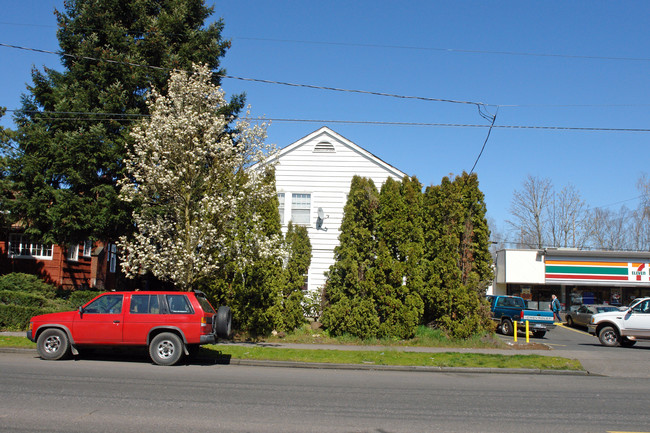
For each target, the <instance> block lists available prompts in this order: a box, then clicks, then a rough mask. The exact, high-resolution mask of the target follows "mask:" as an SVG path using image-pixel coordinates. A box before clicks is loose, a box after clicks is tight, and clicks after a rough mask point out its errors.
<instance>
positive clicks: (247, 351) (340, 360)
mask: <svg viewBox="0 0 650 433" xmlns="http://www.w3.org/2000/svg"><path fill="white" fill-rule="evenodd" d="M206 348H207V349H210V350H215V351H218V352H219V356H221V357H230V358H233V359H254V360H267V361H293V362H315V363H335V364H364V365H399V366H427V367H466V368H527V369H540V370H577V371H581V370H583V367H582V364H580V361H577V360H574V359H568V358H561V357H558V356H541V355H498V354H485V353H457V352H436V353H424V352H404V351H397V350H384V351H350V350H321V349H283V348H269V347H256V346H251V347H248V346H232V345H209V346H206Z"/></svg>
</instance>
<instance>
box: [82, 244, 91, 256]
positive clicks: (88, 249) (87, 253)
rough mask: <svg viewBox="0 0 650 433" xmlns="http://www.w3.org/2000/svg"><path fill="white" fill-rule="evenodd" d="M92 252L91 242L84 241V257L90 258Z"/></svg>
mask: <svg viewBox="0 0 650 433" xmlns="http://www.w3.org/2000/svg"><path fill="white" fill-rule="evenodd" d="M92 251H93V241H84V251H83V256H84V257H90V256H91V255H92Z"/></svg>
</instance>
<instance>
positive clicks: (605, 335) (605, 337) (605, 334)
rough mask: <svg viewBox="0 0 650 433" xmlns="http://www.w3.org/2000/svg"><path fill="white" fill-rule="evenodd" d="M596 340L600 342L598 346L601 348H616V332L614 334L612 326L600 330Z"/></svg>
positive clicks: (614, 330)
mask: <svg viewBox="0 0 650 433" xmlns="http://www.w3.org/2000/svg"><path fill="white" fill-rule="evenodd" d="M598 339H599V340H600V344H602V345H603V346H607V347H615V346H618V340H619V338H618V332H616V329H614V328H613V327H612V326H605V327H604V328H603V329H601V330H600V332H599V333H598Z"/></svg>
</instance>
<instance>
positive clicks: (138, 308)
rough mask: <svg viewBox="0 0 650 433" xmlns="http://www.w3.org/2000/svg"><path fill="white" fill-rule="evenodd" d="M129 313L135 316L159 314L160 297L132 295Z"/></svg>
mask: <svg viewBox="0 0 650 433" xmlns="http://www.w3.org/2000/svg"><path fill="white" fill-rule="evenodd" d="M129 311H130V312H131V313H133V314H159V313H160V305H159V304H158V295H131V308H130V309H129Z"/></svg>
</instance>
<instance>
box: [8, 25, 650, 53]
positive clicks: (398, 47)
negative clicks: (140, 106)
mask: <svg viewBox="0 0 650 433" xmlns="http://www.w3.org/2000/svg"><path fill="white" fill-rule="evenodd" d="M0 25H10V26H21V27H41V28H57V27H58V26H54V25H48V24H32V23H29V24H28V23H12V22H0ZM81 29H82V30H89V31H96V30H98V29H94V28H90V27H82V28H81ZM150 33H155V34H162V35H169V36H177V35H178V34H177V33H171V32H159V31H147V32H145V31H142V32H139V31H133V30H129V31H126V32H125V34H129V35H145V34H150ZM230 38H231V39H234V40H237V39H240V40H244V41H262V42H281V43H293V44H307V45H329V46H341V47H359V48H382V49H383V48H388V49H395V50H412V51H434V52H443V53H461V54H489V55H502V56H520V57H551V58H552V57H555V58H562V59H583V60H610V61H627V62H629V61H634V62H639V61H640V62H648V61H650V58H648V57H623V56H590V55H584V54H558V53H535V52H531V51H502V50H470V49H463V48H449V47H447V48H445V47H424V46H416V45H393V44H364V43H360V42H334V41H313V40H302V39H279V38H258V37H248V36H231V37H230Z"/></svg>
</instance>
